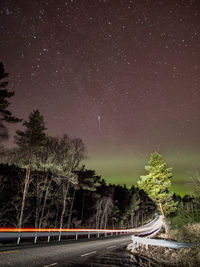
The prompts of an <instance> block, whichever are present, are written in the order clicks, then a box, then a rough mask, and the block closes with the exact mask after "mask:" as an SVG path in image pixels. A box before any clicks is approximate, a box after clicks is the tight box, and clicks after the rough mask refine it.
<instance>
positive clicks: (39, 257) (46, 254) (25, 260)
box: [0, 216, 162, 267]
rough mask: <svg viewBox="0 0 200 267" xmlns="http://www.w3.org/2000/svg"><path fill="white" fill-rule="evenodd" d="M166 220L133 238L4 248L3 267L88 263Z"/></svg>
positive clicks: (140, 230)
mask: <svg viewBox="0 0 200 267" xmlns="http://www.w3.org/2000/svg"><path fill="white" fill-rule="evenodd" d="M161 225H162V216H158V217H157V218H155V220H153V221H152V222H151V223H149V224H147V225H144V226H142V227H138V228H134V229H132V230H131V232H130V234H126V235H121V236H120V235H117V236H112V237H106V238H101V239H95V240H94V239H93V240H92V239H80V240H74V241H71V242H66V243H60V242H57V243H48V244H35V245H27V246H23V245H22V246H21V245H20V246H13V247H1V248H0V266H4V267H6V266H15V267H21V266H22V267H23V266H24V267H33V266H40V267H50V266H70V265H71V264H76V263H79V264H80V263H82V262H84V261H87V257H90V256H94V255H95V254H97V253H101V252H105V251H106V250H114V249H116V248H117V247H119V246H125V245H128V244H129V243H131V242H132V240H131V234H133V233H134V234H136V235H138V234H140V235H147V234H150V233H151V232H152V231H155V230H156V229H159V227H161ZM83 266H84V264H83Z"/></svg>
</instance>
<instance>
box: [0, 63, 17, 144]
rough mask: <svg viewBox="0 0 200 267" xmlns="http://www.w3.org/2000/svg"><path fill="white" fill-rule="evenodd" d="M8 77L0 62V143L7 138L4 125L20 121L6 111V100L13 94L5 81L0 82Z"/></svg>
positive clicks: (7, 104) (7, 103)
mask: <svg viewBox="0 0 200 267" xmlns="http://www.w3.org/2000/svg"><path fill="white" fill-rule="evenodd" d="M6 77H8V73H6V72H5V70H4V66H3V64H2V62H0V141H1V140H2V139H4V138H8V131H7V128H6V126H5V123H16V122H20V121H21V120H20V119H18V118H16V117H14V116H13V115H12V112H11V111H9V110H8V106H9V105H10V103H9V102H8V99H9V98H11V97H12V96H14V92H9V91H8V90H7V89H6V87H7V85H8V82H7V81H1V80H3V79H5V78H6Z"/></svg>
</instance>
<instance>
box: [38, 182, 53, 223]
mask: <svg viewBox="0 0 200 267" xmlns="http://www.w3.org/2000/svg"><path fill="white" fill-rule="evenodd" d="M50 185H51V178H50V181H49V183H48V184H47V188H46V192H45V197H44V202H43V206H42V212H41V216H40V221H39V228H40V227H41V225H42V220H43V217H44V210H45V207H46V203H47V197H48V193H49V187H50Z"/></svg>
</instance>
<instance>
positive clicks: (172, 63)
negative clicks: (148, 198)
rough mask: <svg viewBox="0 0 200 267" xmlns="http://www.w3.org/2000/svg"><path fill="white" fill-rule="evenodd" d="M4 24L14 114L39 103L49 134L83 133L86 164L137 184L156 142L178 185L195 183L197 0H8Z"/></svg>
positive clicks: (1, 13) (3, 52)
mask: <svg viewBox="0 0 200 267" xmlns="http://www.w3.org/2000/svg"><path fill="white" fill-rule="evenodd" d="M0 32H1V41H0V61H2V62H3V64H4V66H5V69H6V71H7V72H9V73H10V76H9V88H10V90H14V91H15V96H14V97H13V99H12V101H11V102H12V104H11V106H10V109H11V110H12V111H13V113H14V114H15V115H17V116H18V117H20V118H24V119H27V117H28V115H29V114H30V112H31V111H32V110H34V109H39V110H40V112H41V113H42V114H43V115H44V118H45V120H46V123H47V128H48V132H49V133H50V134H51V135H53V136H57V135H62V134H64V133H67V134H68V135H69V136H71V137H80V138H82V139H83V141H84V143H85V145H86V147H87V155H88V160H87V164H88V166H89V167H90V168H94V169H96V170H97V171H98V173H99V174H102V176H103V178H105V179H106V180H107V181H108V182H110V181H111V182H113V183H122V184H124V183H126V184H128V185H130V184H132V183H135V181H136V180H137V179H138V177H139V175H141V174H143V173H144V164H145V163H146V161H147V160H148V157H149V154H150V153H151V152H153V151H154V150H157V151H159V152H160V153H161V154H163V156H164V158H165V159H166V160H167V162H168V163H169V164H171V166H173V168H174V177H175V181H176V189H177V188H178V187H181V186H182V187H183V184H184V186H185V187H184V188H185V189H184V190H185V191H189V190H190V189H188V188H189V185H188V184H187V185H186V184H185V181H186V180H187V179H189V176H190V174H189V173H190V172H191V170H192V169H194V168H198V166H199V159H200V153H199V151H200V123H199V119H200V108H199V107H200V105H199V104H200V83H199V80H200V1H199V0H17V1H16V0H1V1H0ZM19 127H20V125H17V126H12V127H9V129H10V135H11V139H10V141H9V142H11V140H12V135H13V134H14V132H15V130H16V129H17V128H19ZM180 191H181V190H180Z"/></svg>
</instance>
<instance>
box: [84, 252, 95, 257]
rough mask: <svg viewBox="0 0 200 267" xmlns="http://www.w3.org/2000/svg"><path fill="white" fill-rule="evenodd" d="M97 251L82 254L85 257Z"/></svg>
mask: <svg viewBox="0 0 200 267" xmlns="http://www.w3.org/2000/svg"><path fill="white" fill-rule="evenodd" d="M94 253H96V251H92V252H89V253H86V254H82V255H81V257H85V256H88V255H91V254H94Z"/></svg>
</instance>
